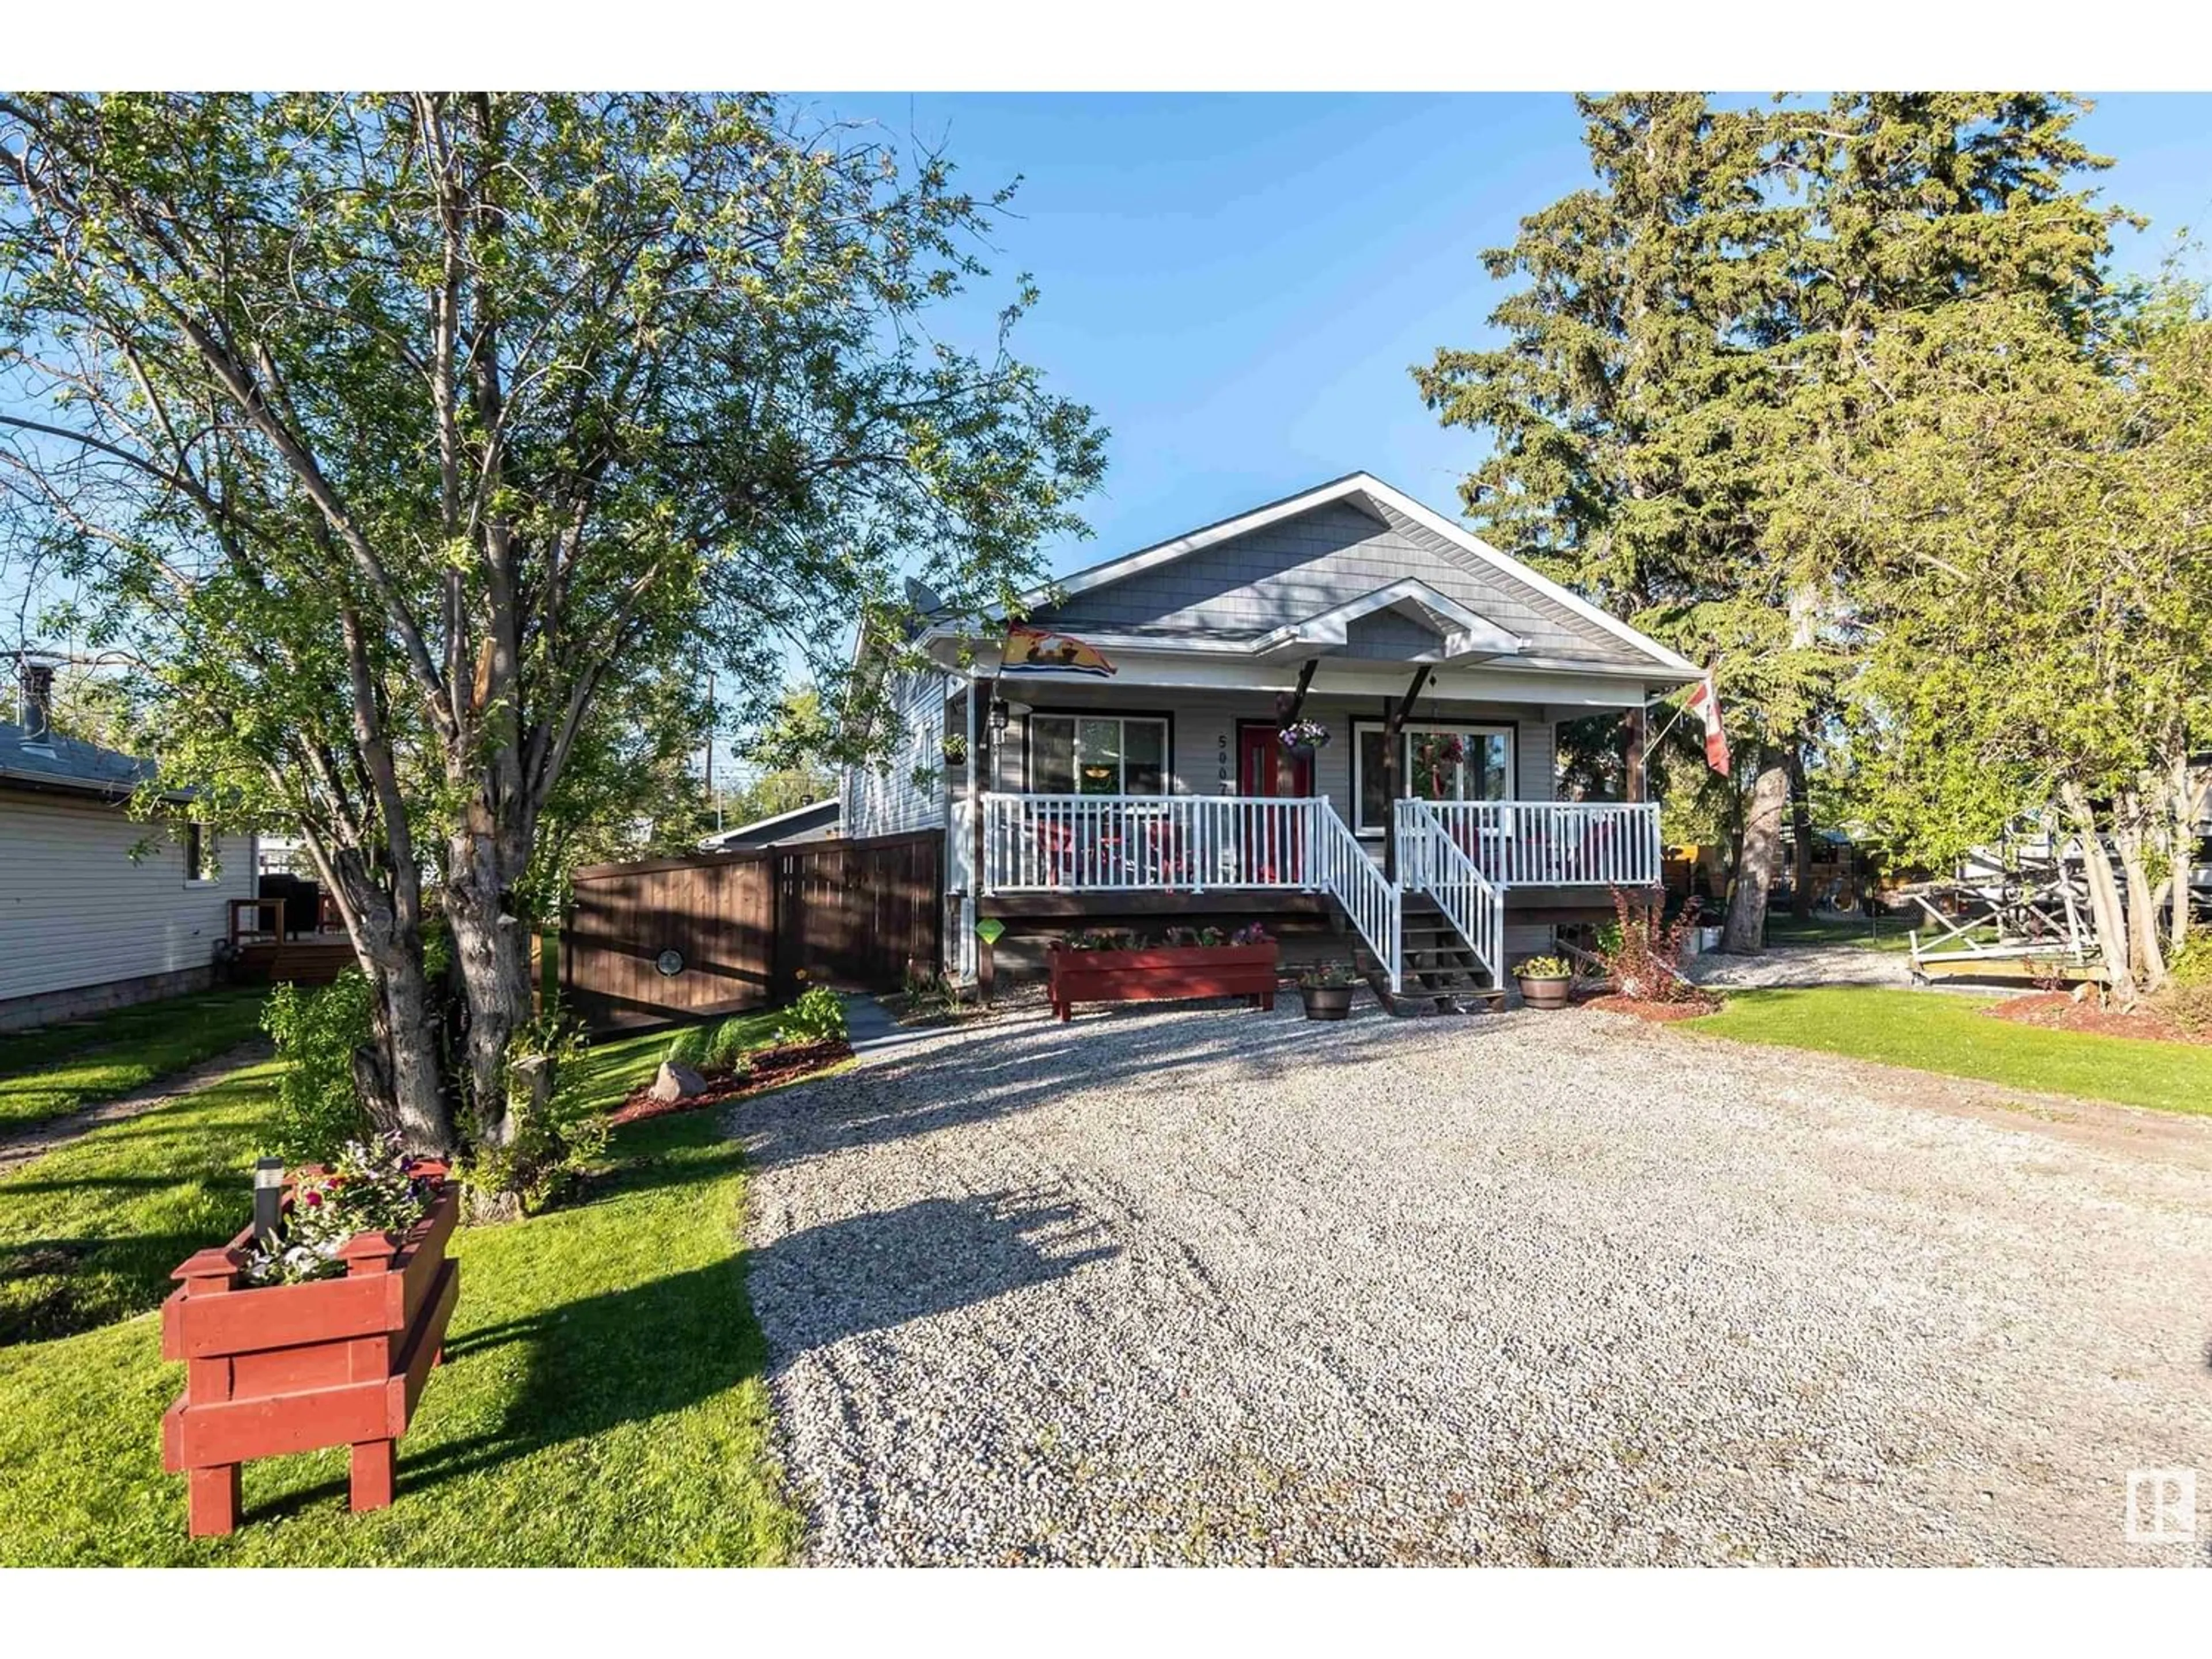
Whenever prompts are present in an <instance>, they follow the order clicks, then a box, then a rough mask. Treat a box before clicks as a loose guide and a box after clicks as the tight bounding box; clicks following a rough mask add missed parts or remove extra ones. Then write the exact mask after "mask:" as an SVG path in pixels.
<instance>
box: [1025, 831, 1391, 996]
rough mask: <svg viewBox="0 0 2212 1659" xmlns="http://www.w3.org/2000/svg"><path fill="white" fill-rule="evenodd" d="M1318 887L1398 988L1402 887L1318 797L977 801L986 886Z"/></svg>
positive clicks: (1092, 889) (1071, 889)
mask: <svg viewBox="0 0 2212 1659" xmlns="http://www.w3.org/2000/svg"><path fill="white" fill-rule="evenodd" d="M1231 887H1237V888H1252V887H1263V888H1290V889H1295V890H1302V891H1306V892H1324V893H1327V894H1328V895H1329V896H1331V897H1333V898H1334V899H1335V900H1336V902H1338V903H1339V904H1340V905H1342V906H1343V907H1344V912H1345V915H1346V916H1348V917H1349V918H1350V919H1351V921H1352V926H1353V927H1356V928H1357V929H1358V931H1359V936H1360V937H1361V938H1362V939H1365V940H1366V941H1367V945H1368V948H1369V949H1370V950H1371V951H1374V952H1375V955H1376V958H1377V959H1378V960H1379V961H1381V962H1382V963H1383V965H1384V967H1385V968H1386V969H1389V974H1390V985H1391V988H1392V989H1393V990H1395V989H1396V988H1397V987H1398V971H1399V965H1398V890H1397V889H1396V888H1395V887H1394V886H1393V885H1392V884H1390V881H1389V878H1387V877H1386V876H1384V875H1383V872H1382V870H1381V869H1380V868H1378V867H1377V866H1376V863H1375V860H1374V859H1373V858H1372V857H1371V856H1370V854H1368V851H1367V849H1366V848H1364V847H1363V846H1362V845H1361V844H1360V842H1359V841H1358V837H1356V836H1353V834H1352V830H1351V829H1350V828H1349V826H1347V825H1346V823H1345V822H1344V820H1343V819H1342V818H1340V817H1338V816H1337V815H1336V809H1335V807H1334V806H1333V805H1330V804H1329V802H1328V800H1327V799H1322V798H1319V797H1313V798H1301V797H1275V796H1268V795H1008V794H998V793H993V794H987V795H986V796H984V797H983V890H984V891H985V892H987V893H1021V892H1060V893H1118V892H1134V891H1140V890H1174V891H1180V892H1186V893H1203V892H1206V891H1207V890H1211V889H1221V888H1231Z"/></svg>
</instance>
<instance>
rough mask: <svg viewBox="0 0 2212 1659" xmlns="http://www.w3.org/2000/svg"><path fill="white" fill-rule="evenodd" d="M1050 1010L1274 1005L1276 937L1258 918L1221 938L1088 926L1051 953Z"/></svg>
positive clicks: (1203, 931)
mask: <svg viewBox="0 0 2212 1659" xmlns="http://www.w3.org/2000/svg"><path fill="white" fill-rule="evenodd" d="M1047 960H1048V962H1049V963H1050V964H1051V970H1052V981H1051V996H1052V1008H1053V1012H1054V1013H1055V1014H1057V1015H1058V1016H1059V1017H1060V1018H1062V1019H1066V1018H1070V1017H1071V1016H1072V1015H1073V1010H1074V1006H1075V1005H1076V1004H1077V1003H1079V1002H1173V1001H1179V1000H1188V999H1194V998H1200V997H1237V996H1242V997H1250V998H1252V999H1253V1000H1255V1002H1257V1003H1258V1004H1259V1006H1261V1007H1262V1008H1273V1006H1275V969H1276V964H1277V962H1278V960H1279V953H1278V951H1277V947H1276V945H1275V941H1274V940H1273V939H1270V938H1269V937H1268V936H1267V931H1266V930H1265V929H1264V928H1262V927H1259V926H1258V925H1257V924H1256V923H1255V924H1254V925H1253V926H1251V927H1240V928H1238V929H1237V931H1236V932H1235V933H1231V934H1230V935H1229V936H1228V937H1227V938H1226V939H1225V938H1223V937H1222V935H1221V933H1220V932H1219V930H1218V929H1216V928H1212V927H1200V928H1192V927H1178V928H1172V929H1170V930H1169V934H1168V937H1167V939H1165V940H1164V942H1162V943H1160V944H1158V945H1154V944H1151V943H1148V942H1147V941H1146V940H1143V939H1139V938H1138V937H1137V935H1136V934H1135V933H1132V932H1131V931H1130V930H1129V929H1127V928H1126V927H1086V928H1083V929H1081V930H1079V931H1078V932H1076V933H1070V934H1069V935H1068V936H1067V938H1066V939H1064V940H1062V941H1060V943H1058V944H1056V945H1054V946H1053V947H1052V949H1051V951H1049V952H1048V957H1047Z"/></svg>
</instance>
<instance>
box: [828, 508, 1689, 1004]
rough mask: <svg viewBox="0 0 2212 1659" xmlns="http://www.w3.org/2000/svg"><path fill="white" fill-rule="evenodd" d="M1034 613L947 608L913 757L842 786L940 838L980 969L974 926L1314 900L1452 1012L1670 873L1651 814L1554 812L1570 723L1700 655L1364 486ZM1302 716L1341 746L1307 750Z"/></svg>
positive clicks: (1167, 550)
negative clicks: (1516, 960) (1682, 651)
mask: <svg viewBox="0 0 2212 1659" xmlns="http://www.w3.org/2000/svg"><path fill="white" fill-rule="evenodd" d="M1026 611H1027V614H1026V617H1025V618H1024V622H1025V623H1026V628H1025V629H1015V630H1009V629H1008V628H1007V627H1006V625H1005V624H1003V623H998V624H994V625H992V626H987V627H986V628H983V629H975V628H974V627H972V626H969V627H963V626H961V625H959V624H958V623H956V622H955V621H953V620H952V619H951V618H943V619H939V618H936V617H927V618H926V619H925V622H924V623H923V625H922V626H921V629H919V631H918V632H917V633H916V635H915V637H914V638H913V639H912V640H911V641H909V644H911V645H912V646H914V647H918V648H919V649H920V650H921V651H922V652H924V653H927V655H928V657H929V658H930V659H931V660H932V661H933V663H934V664H936V665H937V666H936V667H935V668H933V669H932V670H928V671H921V672H909V673H907V674H906V675H904V676H903V677H902V681H901V683H900V684H897V685H896V687H894V692H895V696H894V699H893V701H894V703H895V708H896V714H895V718H896V721H897V730H896V735H895V737H894V739H893V743H892V744H891V747H892V750H893V758H892V759H891V760H890V762H889V763H887V764H885V765H884V766H881V767H878V768H875V769H856V770H853V771H848V773H847V774H846V775H845V776H844V778H843V780H842V785H841V788H840V799H841V804H842V809H843V818H844V823H845V826H846V829H847V832H848V834H850V835H852V836H872V835H883V834H890V833H895V832H899V831H906V830H914V829H933V828H939V827H941V828H944V829H945V830H946V831H947V832H948V834H947V837H946V848H945V867H946V872H947V882H946V885H947V890H948V896H951V897H955V898H957V900H958V901H959V902H958V908H957V915H953V916H951V918H950V919H951V921H952V922H953V925H952V926H951V927H949V928H948V930H947V933H948V938H949V939H951V941H952V942H953V945H954V949H953V950H952V951H951V952H949V955H951V957H952V962H953V965H955V966H957V967H958V968H960V969H966V968H968V967H969V966H970V965H971V964H973V963H975V961H976V959H977V958H976V956H975V945H974V937H975V935H974V930H975V924H976V922H977V921H979V920H982V919H992V920H995V921H997V922H998V924H999V927H998V929H997V930H996V931H997V932H999V933H1000V934H1001V935H1006V934H1019V933H1049V932H1051V931H1053V930H1065V929H1066V928H1069V927H1081V926H1085V925H1097V923H1098V922H1099V921H1117V922H1118V921H1126V920H1128V919H1131V918H1136V917H1142V918H1146V919H1147V920H1149V921H1150V922H1151V924H1152V926H1154V927H1157V926H1158V925H1159V921H1160V919H1163V918H1165V919H1170V920H1174V919H1178V918H1183V919H1188V918H1200V917H1202V918H1206V919H1208V920H1216V919H1225V918H1227V917H1229V916H1231V915H1237V916H1251V917H1255V918H1258V919H1261V920H1269V919H1271V918H1280V919H1282V920H1284V921H1296V920H1297V918H1299V917H1300V916H1304V917H1307V918H1318V919H1319V920H1320V921H1323V922H1326V923H1327V924H1328V926H1330V927H1335V928H1340V929H1342V930H1344V931H1345V932H1347V933H1352V934H1354V935H1356V936H1357V939H1358V941H1359V942H1360V943H1361V944H1362V945H1364V947H1365V948H1366V951H1367V952H1368V955H1369V959H1370V972H1371V973H1372V974H1373V975H1375V977H1376V980H1377V981H1378V984H1380V985H1383V986H1387V987H1388V989H1389V993H1390V994H1393V995H1394V996H1396V995H1399V994H1403V995H1404V996H1405V997H1406V998H1407V1000H1415V1001H1418V1000H1422V999H1423V998H1425V997H1426V996H1427V995H1428V994H1430V993H1431V992H1434V993H1435V994H1437V996H1438V997H1439V998H1440V999H1441V998H1443V997H1446V996H1448V995H1449V994H1451V993H1453V992H1455V991H1457V990H1461V989H1464V988H1468V987H1481V986H1483V985H1485V984H1488V985H1493V986H1494V985H1496V984H1497V983H1498V982H1499V981H1501V979H1502V977H1503V975H1504V971H1505V968H1506V963H1507V962H1508V960H1509V958H1510V957H1514V956H1517V955H1518V954H1521V953H1525V952H1527V951H1530V950H1533V949H1539V948H1541V947H1542V946H1543V945H1544V944H1545V943H1546V942H1547V940H1548V939H1550V938H1551V936H1552V929H1553V927H1555V926H1558V925H1559V924H1562V923H1566V922H1570V921H1585V920H1594V919H1596V918H1598V917H1601V916H1604V915H1608V914H1609V910H1608V908H1607V904H1608V890H1610V889H1612V888H1614V887H1620V888H1625V889H1649V888H1656V885H1657V884H1658V881H1659V878H1660V846H1659V819H1658V809H1657V808H1656V805H1651V804H1650V803H1648V802H1645V801H1643V800H1641V799H1632V800H1630V801H1627V802H1602V803H1601V802H1575V803H1563V802H1560V801H1559V800H1558V799H1556V794H1557V777H1556V766H1555V763H1554V756H1553V732H1554V728H1555V727H1556V726H1557V725H1558V724H1559V722H1560V721H1562V720H1571V719H1575V718H1577V717H1580V716H1583V715H1585V714H1592V713H1594V712H1597V711H1600V710H1607V709H1612V710H1620V711H1632V710H1638V709H1641V708H1644V705H1645V704H1646V703H1647V702H1648V701H1649V700H1650V699H1651V698H1652V697H1654V696H1656V695H1658V694H1660V693H1662V692H1665V691H1667V690H1671V689H1673V688H1676V687H1679V686H1680V685H1682V684H1686V683H1687V682H1689V681H1692V680H1694V679H1696V678H1698V677H1699V671H1698V669H1697V668H1696V667H1695V666H1694V665H1692V664H1690V663H1688V662H1686V661H1685V660H1683V659H1682V658H1680V656H1678V655H1676V654H1675V653H1673V652H1672V651H1669V650H1668V649H1667V648H1666V647H1664V646H1662V645H1660V644H1659V643H1658V642H1657V641H1654V640H1651V639H1650V638H1648V637H1646V636H1645V635H1643V634H1640V633H1638V631H1637V630H1636V629H1632V628H1631V627H1629V626H1628V625H1627V624H1626V623H1623V622H1621V621H1620V620H1619V619H1618V618H1616V617H1610V616H1607V614H1606V613H1605V612H1604V611H1601V610H1600V609H1598V608H1597V607H1596V606H1595V605H1591V604H1590V603H1589V602H1588V601H1587V600H1585V599H1582V598H1580V597H1579V596H1577V595H1576V594H1574V593H1571V592H1568V591H1567V590H1566V589H1565V588H1563V587H1560V586H1559V585H1558V584H1556V583H1554V582H1552V581H1550V580H1547V578H1545V577H1544V576H1543V575H1541V574H1539V573H1538V572H1536V571H1534V570H1532V569H1530V568H1528V567H1527V566H1526V565H1523V564H1522V563H1521V562H1519V561H1517V560H1515V559H1512V558H1510V557H1508V556H1506V555H1504V554H1503V553H1500V552H1498V550H1496V549H1495V548H1492V547H1491V546H1489V545H1488V544H1486V543H1484V542H1482V541H1480V539H1478V538H1475V537H1474V536H1473V535H1471V534H1469V533H1468V532H1467V530H1466V529H1465V528H1464V527H1462V526H1460V525H1458V524H1456V523H1455V522H1453V521H1452V520H1449V519H1447V518H1445V517H1444V516H1443V514H1441V513H1437V512H1435V511H1434V510H1432V509H1431V508H1430V507H1425V506H1424V505H1422V504H1421V503H1420V502H1419V501H1415V500H1413V498H1412V497H1410V496H1408V495H1406V494H1405V493H1404V492H1403V491H1401V490H1398V489H1393V488H1392V487H1391V486H1390V485H1389V484H1387V483H1383V481H1382V480H1381V479H1379V478H1376V477H1373V476H1372V475H1370V474H1368V473H1364V472H1361V473H1353V474H1352V475H1350V476H1349V477H1343V478H1339V479H1335V480H1334V481H1332V482H1331V483H1326V484H1322V485H1320V486H1318V487H1316V488H1315V489H1310V490H1306V491H1304V492H1303V493H1301V494H1299V495H1294V496H1291V497H1287V498H1285V500H1282V501H1273V502H1270V503H1268V504H1267V505H1265V506H1263V507H1255V508H1253V509H1251V510H1250V511H1249V512H1245V513H1239V514H1237V515H1236V516H1235V517H1233V518H1230V519H1226V520H1222V521H1221V522H1219V523H1217V524H1213V525H1210V526H1205V527H1204V528H1201V529H1199V530H1194V531H1192V532H1189V533H1188V534H1187V535H1183V536H1179V537H1176V538H1174V539H1173V540H1171V541H1168V542H1164V543H1161V544H1158V545H1157V546H1154V547H1150V548H1146V549H1143V550H1139V551H1137V552H1134V553H1131V554H1127V555H1126V556H1122V557H1121V558H1118V559H1113V560H1109V561H1108V562H1105V563H1103V564H1099V565H1095V566H1092V567H1091V568H1089V569H1086V570H1083V571H1079V572H1077V573H1076V574H1073V575H1071V576H1068V577H1066V578H1063V579H1061V580H1060V581H1058V582H1056V583H1054V584H1053V585H1052V586H1050V587H1049V588H1048V589H1045V590H1042V591H1040V592H1038V593H1036V594H1033V595H1030V597H1029V601H1028V605H1027V607H1026ZM880 645H881V642H880V641H861V642H860V645H859V647H857V648H858V649H859V650H860V651H861V652H862V653H867V652H870V651H873V650H878V649H880ZM1290 720H1298V721H1310V722H1314V723H1316V724H1317V725H1318V726H1321V727H1322V728H1324V729H1325V741H1323V742H1322V744H1320V745H1319V746H1318V747H1316V748H1312V749H1308V750H1299V751H1295V752H1293V751H1291V750H1286V749H1285V745H1284V742H1283V740H1282V735H1281V734H1282V732H1283V730H1284V727H1285V722H1286V721H1290ZM970 756H973V757H974V763H973V764H970V763H969V757H970ZM1642 785H1643V779H1642V777H1641V776H1640V775H1636V776H1632V779H1631V793H1632V796H1638V797H1640V795H1641V793H1642ZM1269 925H1271V926H1272V925H1273V921H1270V922H1269Z"/></svg>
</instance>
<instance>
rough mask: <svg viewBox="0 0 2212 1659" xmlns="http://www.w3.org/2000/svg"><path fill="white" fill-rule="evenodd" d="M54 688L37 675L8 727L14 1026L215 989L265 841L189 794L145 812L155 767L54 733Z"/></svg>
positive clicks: (8, 950) (4, 826)
mask: <svg viewBox="0 0 2212 1659" xmlns="http://www.w3.org/2000/svg"><path fill="white" fill-rule="evenodd" d="M51 687H52V670H51V669H47V668H44V667H40V666H36V665H33V667H31V668H29V669H28V670H27V671H25V673H24V675H23V698H22V714H23V719H22V720H21V723H19V724H10V723H9V722H6V721H0V1030H15V1029H18V1028H21V1027H23V1026H27V1025H38V1024H46V1023H48V1022H50V1021H53V1020H57V1019H66V1018H74V1017H76V1016H77V1015H80V1014H84V1013H88V1012H94V1011H97V1010H99V1009H102V1008H109V1007H115V1006H121V1005H122V1004H125V1003H130V1002H141V1001H145V1000H149V999H151V998H155V997H163V996H176V995H181V994H185V993H187V992H191V991H197V990H204V989H205V988H206V987H208V986H209V985H210V983H212V982H213V980H214V976H215V972H216V945H217V944H218V943H219V942H221V941H222V940H224V939H228V936H229V903H230V901H231V900H232V899H234V898H252V897H253V896H254V894H255V886H254V882H255V863H256V860H255V849H254V846H253V837H252V836H218V835H216V834H215V833H214V832H213V831H212V830H210V829H205V828H204V827H203V826H201V825H200V824H198V823H195V822H193V821H192V818H191V795H190V793H188V792H185V791H181V790H179V791H175V792H172V793H167V794H166V795H164V796H163V798H162V799H163V802H164V805H165V809H166V810H165V813H164V816H163V818H162V819H160V820H156V821H154V822H148V821H147V820H145V819H143V818H141V817H133V816H132V815H131V810H130V799H131V795H132V793H134V792H135V791H137V789H138V787H140V786H141V785H142V784H143V783H144V782H145V781H147V780H148V779H149V777H150V776H151V775H153V766H152V763H150V762H148V761H143V760H140V759H137V758H136V757H132V756H130V755H125V754H119V753H118V752H117V751H115V750H112V749H103V748H100V746H98V745H97V744H90V743H86V742H83V741H82V740H81V739H78V738H69V737H64V736H63V735H61V734H60V733H58V732H55V731H54V730H52V726H51V725H50V723H49V704H48V698H49V693H50V690H51Z"/></svg>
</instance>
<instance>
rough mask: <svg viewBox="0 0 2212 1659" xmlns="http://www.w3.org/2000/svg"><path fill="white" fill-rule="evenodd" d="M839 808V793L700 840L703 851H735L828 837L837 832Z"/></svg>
mask: <svg viewBox="0 0 2212 1659" xmlns="http://www.w3.org/2000/svg"><path fill="white" fill-rule="evenodd" d="M839 811H840V807H839V803H838V800H837V798H836V796H834V795H833V796H831V797H830V798H829V799H828V800H817V801H809V802H808V803H807V804H806V805H804V806H794V807H793V808H792V809H791V810H790V811H787V812H776V813H772V814H770V815H769V817H764V818H755V819H754V820H753V821H752V822H751V823H740V824H737V825H734V826H733V827H732V828H730V829H717V830H716V831H715V832H714V834H713V835H711V836H706V837H704V838H703V839H702V840H701V842H699V850H700V851H701V852H702V853H735V852H738V851H741V850H742V849H744V848H748V847H787V846H790V845H792V844H793V843H794V842H808V841H826V840H828V839H829V837H830V836H834V835H836V833H837V819H838V814H839Z"/></svg>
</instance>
